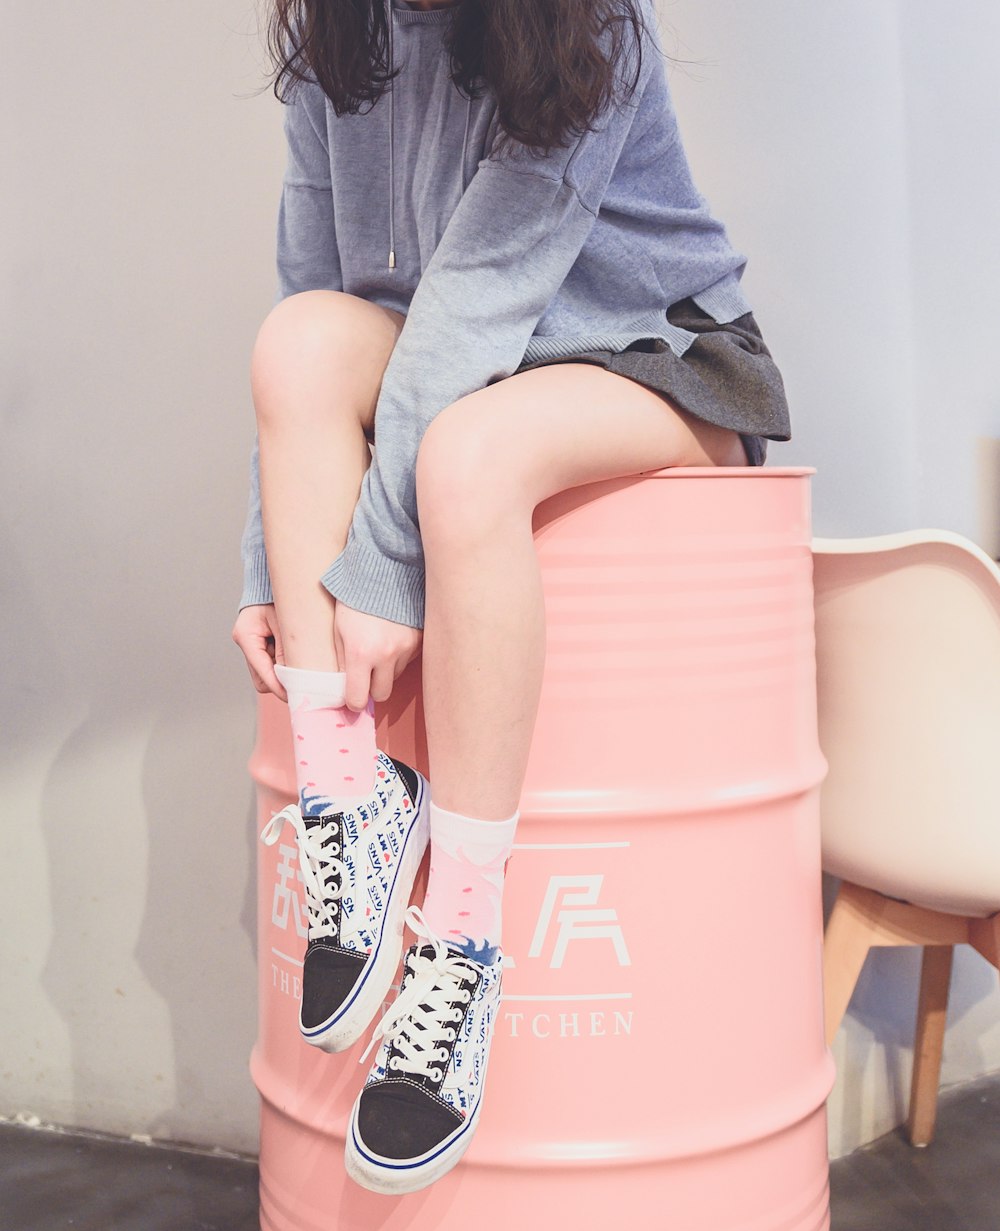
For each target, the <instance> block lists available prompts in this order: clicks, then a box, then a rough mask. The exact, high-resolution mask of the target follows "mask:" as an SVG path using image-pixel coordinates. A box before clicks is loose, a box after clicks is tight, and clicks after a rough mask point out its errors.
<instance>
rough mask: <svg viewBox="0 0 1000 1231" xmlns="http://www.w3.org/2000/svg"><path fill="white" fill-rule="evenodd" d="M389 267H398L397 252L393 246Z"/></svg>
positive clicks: (390, 251) (390, 250) (390, 252)
mask: <svg viewBox="0 0 1000 1231" xmlns="http://www.w3.org/2000/svg"><path fill="white" fill-rule="evenodd" d="M389 268H390V269H395V268H396V254H395V252H393V250H392V249H391V248H390V249H389Z"/></svg>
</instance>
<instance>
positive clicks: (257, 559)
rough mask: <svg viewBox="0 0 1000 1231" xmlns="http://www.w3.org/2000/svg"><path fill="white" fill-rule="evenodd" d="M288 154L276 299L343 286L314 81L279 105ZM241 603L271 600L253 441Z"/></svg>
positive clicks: (322, 104)
mask: <svg viewBox="0 0 1000 1231" xmlns="http://www.w3.org/2000/svg"><path fill="white" fill-rule="evenodd" d="M284 129H285V140H286V143H287V148H288V158H287V164H286V168H285V176H284V180H283V183H282V189H281V201H280V204H279V206H278V244H277V262H278V295H277V301H279V302H280V301H281V300H282V299H285V298H287V297H288V296H289V295H295V294H297V293H298V292H299V291H314V290H331V291H340V290H343V281H342V278H341V272H340V256H339V253H338V251H337V233H336V230H335V228H334V217H333V193H332V190H331V186H330V155H329V149H328V146H327V139H326V99H325V96H324V94H323V92H322V90H321V89H320V88H319V86H318V85H306V84H299V85H298V86H297V88H296V90H295V93H294V95H293V96H292V99H291V101H290V102H289V103H288V104H287V106H286V107H285V108H284ZM242 556H243V594H242V597H241V598H240V607H241V608H243V607H249V606H251V605H253V604H255V603H270V602H273V597H272V594H271V581H270V576H269V574H268V570H267V555H266V552H265V550H264V527H263V522H262V520H261V508H260V466H259V460H258V449H257V443H256V441H255V442H254V448H253V454H252V457H251V461H250V497H249V501H248V504H247V519H246V524H245V527H244V530H243V541H242Z"/></svg>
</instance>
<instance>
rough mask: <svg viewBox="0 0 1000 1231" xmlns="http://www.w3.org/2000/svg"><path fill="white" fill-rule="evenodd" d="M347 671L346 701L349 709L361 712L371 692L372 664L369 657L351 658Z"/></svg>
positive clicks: (348, 661)
mask: <svg viewBox="0 0 1000 1231" xmlns="http://www.w3.org/2000/svg"><path fill="white" fill-rule="evenodd" d="M345 672H346V675H347V680H346V682H345V684H344V703H345V704H346V706H347V708H348V709H350V710H354V711H355V713H358V714H360V713H361V711H362V710H363V709H364V708H365V707H366V706H367V704H368V697H369V695H370V694H371V684H372V665H371V663H370V662H369V661H368V659H367V658H349V659H348V660H347V666H346V668H345Z"/></svg>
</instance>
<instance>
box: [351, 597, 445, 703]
mask: <svg viewBox="0 0 1000 1231" xmlns="http://www.w3.org/2000/svg"><path fill="white" fill-rule="evenodd" d="M422 640H423V633H422V632H421V631H420V629H419V628H410V627H409V625H407V624H396V623H395V622H394V621H393V620H383V619H382V617H381V616H373V615H368V614H366V613H365V612H363V611H355V610H354V608H353V607H346V606H345V605H344V604H343V603H337V609H336V612H335V613H334V620H333V644H334V648H335V649H336V651H337V661H338V662H339V663H340V669H341V671H343V672H345V673H346V675H347V683H346V688H345V692H346V698H347V706H348V708H349V709H352V710H357V711H359V712H360V711H361V710H363V709H364V708H365V707H366V706H367V704H368V697H369V695H370V696H371V698H372V700H373V701H388V699H389V694H390V693H391V692H392V685H393V682H394V681H395V679H396V677H397V676H398V675H399V674H400V672H401V671H402V670H403V669H404V668H405V667H406V666H407V665H408V664H409V663H410V662H411V661H412V660H413V659H414V658H416V656H417V654H418V653H419V652H420V643H421V641H422Z"/></svg>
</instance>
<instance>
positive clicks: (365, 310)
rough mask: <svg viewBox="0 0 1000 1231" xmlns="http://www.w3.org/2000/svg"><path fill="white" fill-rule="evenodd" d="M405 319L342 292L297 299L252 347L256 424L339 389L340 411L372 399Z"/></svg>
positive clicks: (281, 308)
mask: <svg viewBox="0 0 1000 1231" xmlns="http://www.w3.org/2000/svg"><path fill="white" fill-rule="evenodd" d="M403 320H404V318H403V317H402V316H400V315H399V313H397V312H391V311H389V310H388V309H386V308H382V307H380V306H379V305H378V304H372V303H369V302H368V301H367V300H364V299H360V298H358V297H357V296H355V295H347V294H345V293H344V292H342V291H324V290H317V291H302V292H300V293H299V294H297V295H289V296H288V297H287V298H286V299H283V300H282V301H281V302H280V303H278V304H277V305H276V306H275V307H274V308H272V309H271V311H270V312H269V313H268V315H267V317H266V318H265V320H264V322H263V324H262V325H261V327H260V329H259V331H258V333H257V338H256V341H255V343H254V348H253V354H252V357H251V363H250V379H251V387H252V390H253V396H254V403H255V405H256V408H257V417H258V420H259V421H260V420H264V421H268V420H270V419H271V417H272V416H274V415H278V416H280V417H281V418H282V419H284V418H285V417H286V415H287V412H288V410H289V408H296V409H298V410H299V411H300V412H301V411H304V410H305V409H306V408H307V407H308V406H309V405H311V404H313V403H314V402H315V401H316V399H314V398H311V397H308V396H307V397H303V396H301V395H302V394H303V393H306V392H307V391H308V392H321V391H322V389H323V387H324V386H329V387H331V388H333V387H336V389H337V392H338V397H337V399H336V403H337V404H338V405H340V406H344V407H345V408H346V407H350V408H351V409H352V410H354V409H357V405H358V404H359V403H360V404H362V405H364V406H367V405H368V404H369V403H371V402H373V401H374V398H375V397H376V396H377V392H378V387H379V385H380V384H381V381H382V375H383V373H384V371H385V366H386V364H387V363H388V362H389V356H390V355H391V354H392V349H393V347H394V346H395V343H396V339H397V338H398V336H399V331H400V329H401V328H402V324H403Z"/></svg>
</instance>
